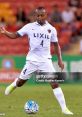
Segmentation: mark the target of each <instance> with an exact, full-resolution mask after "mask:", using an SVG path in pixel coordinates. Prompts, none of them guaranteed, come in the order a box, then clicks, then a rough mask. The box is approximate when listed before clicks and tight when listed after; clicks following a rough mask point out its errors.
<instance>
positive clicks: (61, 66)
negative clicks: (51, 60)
mask: <svg viewBox="0 0 82 117" xmlns="http://www.w3.org/2000/svg"><path fill="white" fill-rule="evenodd" d="M58 65H59V67H60V68H61V70H63V69H64V63H63V62H62V60H59V61H58Z"/></svg>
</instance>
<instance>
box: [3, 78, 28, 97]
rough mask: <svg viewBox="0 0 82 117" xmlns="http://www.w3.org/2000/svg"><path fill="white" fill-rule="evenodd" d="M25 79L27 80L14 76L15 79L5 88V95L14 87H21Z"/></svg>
mask: <svg viewBox="0 0 82 117" xmlns="http://www.w3.org/2000/svg"><path fill="white" fill-rule="evenodd" d="M26 81H27V80H23V79H20V78H16V79H15V81H14V82H13V83H12V84H10V85H9V86H8V87H7V88H6V90H5V95H8V94H10V93H11V92H12V91H13V90H14V89H15V88H16V87H21V86H22V85H23V84H24V83H25V82H26Z"/></svg>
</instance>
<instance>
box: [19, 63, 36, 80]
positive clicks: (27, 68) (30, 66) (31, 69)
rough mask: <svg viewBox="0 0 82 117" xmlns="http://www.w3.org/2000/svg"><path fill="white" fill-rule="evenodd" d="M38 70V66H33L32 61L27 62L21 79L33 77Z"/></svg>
mask: <svg viewBox="0 0 82 117" xmlns="http://www.w3.org/2000/svg"><path fill="white" fill-rule="evenodd" d="M36 70H37V66H36V65H34V64H32V63H31V62H30V61H28V62H26V64H25V66H24V68H23V69H22V71H21V73H20V76H19V79H23V80H27V79H29V78H30V77H31V75H32V73H33V72H35V71H36Z"/></svg>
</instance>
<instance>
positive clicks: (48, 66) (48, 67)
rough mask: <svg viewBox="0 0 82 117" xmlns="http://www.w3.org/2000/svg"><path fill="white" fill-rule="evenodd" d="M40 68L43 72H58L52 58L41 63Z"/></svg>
mask: <svg viewBox="0 0 82 117" xmlns="http://www.w3.org/2000/svg"><path fill="white" fill-rule="evenodd" d="M39 70H41V71H42V72H56V71H55V68H54V66H53V63H52V61H51V60H50V59H49V60H47V61H46V62H45V63H41V64H40V66H39Z"/></svg>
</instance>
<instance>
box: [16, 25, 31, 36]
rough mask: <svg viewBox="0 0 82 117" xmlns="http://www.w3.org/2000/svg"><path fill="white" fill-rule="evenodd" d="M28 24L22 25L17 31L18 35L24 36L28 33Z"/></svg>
mask: <svg viewBox="0 0 82 117" xmlns="http://www.w3.org/2000/svg"><path fill="white" fill-rule="evenodd" d="M28 30H29V28H28V26H27V25H25V26H24V27H22V28H21V29H20V30H18V31H17V33H18V34H19V35H20V36H24V35H27V34H28Z"/></svg>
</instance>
